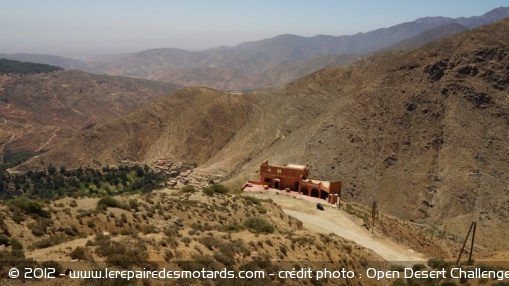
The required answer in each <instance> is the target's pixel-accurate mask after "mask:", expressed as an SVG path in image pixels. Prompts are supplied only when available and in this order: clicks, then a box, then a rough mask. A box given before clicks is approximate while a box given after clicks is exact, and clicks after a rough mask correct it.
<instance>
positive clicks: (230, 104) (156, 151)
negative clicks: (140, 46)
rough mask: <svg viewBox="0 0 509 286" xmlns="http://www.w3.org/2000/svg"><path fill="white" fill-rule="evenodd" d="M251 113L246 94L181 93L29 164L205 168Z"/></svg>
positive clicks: (89, 132) (191, 90)
mask: <svg viewBox="0 0 509 286" xmlns="http://www.w3.org/2000/svg"><path fill="white" fill-rule="evenodd" d="M251 109H252V106H251V105H250V104H249V101H247V100H246V98H245V97H244V96H242V95H232V94H230V93H225V92H218V91H214V90H211V89H207V88H187V89H182V90H179V91H177V92H176V93H174V94H173V95H171V96H165V97H163V98H160V99H158V100H156V101H154V102H152V103H150V104H148V105H146V106H144V107H143V108H141V109H139V110H137V111H135V112H133V113H130V114H129V115H128V116H125V117H122V118H120V119H117V120H113V121H110V122H108V123H105V124H102V125H98V126H95V127H93V128H90V129H89V130H87V131H85V132H82V133H80V134H78V135H76V136H75V137H73V138H71V139H70V140H68V141H65V142H63V143H62V144H60V145H59V147H58V148H56V149H53V150H50V151H49V152H48V153H46V154H44V155H43V156H42V157H40V156H39V157H38V158H37V159H33V160H32V161H30V163H31V164H34V165H35V166H41V164H45V163H44V162H49V161H51V162H54V164H55V165H56V166H60V165H62V166H68V167H79V166H85V165H89V166H93V165H97V164H99V165H102V166H105V165H107V164H113V165H116V164H118V163H119V162H120V161H121V160H129V161H134V162H148V163H150V162H153V161H155V160H156V159H159V158H169V159H171V160H172V161H185V162H189V163H193V164H195V165H201V164H203V163H204V162H206V161H207V160H208V159H210V158H211V157H212V156H214V155H215V154H216V153H217V152H218V151H219V150H222V149H223V148H224V146H225V145H226V144H227V143H228V142H229V141H230V140H231V139H232V138H233V137H234V136H235V135H236V134H237V132H238V131H239V130H240V129H241V128H243V127H244V126H245V125H246V123H247V122H248V119H249V118H250V111H251ZM62 152H63V153H62ZM64 153H65V155H64ZM47 160H49V161H47ZM94 162H95V163H94Z"/></svg>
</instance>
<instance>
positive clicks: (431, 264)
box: [428, 257, 444, 269]
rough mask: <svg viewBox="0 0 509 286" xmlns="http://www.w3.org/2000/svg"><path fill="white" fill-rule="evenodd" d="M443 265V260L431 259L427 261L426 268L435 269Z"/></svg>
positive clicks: (438, 258)
mask: <svg viewBox="0 0 509 286" xmlns="http://www.w3.org/2000/svg"><path fill="white" fill-rule="evenodd" d="M443 263H444V260H443V259H442V258H440V257H432V258H430V259H428V266H429V267H431V268H433V269H437V268H438V267H439V266H440V265H442V264H443Z"/></svg>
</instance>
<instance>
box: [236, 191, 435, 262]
mask: <svg viewBox="0 0 509 286" xmlns="http://www.w3.org/2000/svg"><path fill="white" fill-rule="evenodd" d="M246 195H249V196H253V197H258V198H265V199H266V198H271V199H272V200H273V201H274V202H276V203H277V204H279V205H280V206H281V207H282V208H283V211H284V212H285V213H286V214H288V215H291V216H293V217H295V218H297V219H299V220H300V221H302V223H303V225H304V227H305V228H307V229H309V230H311V231H314V232H319V233H326V234H328V233H331V232H332V233H335V234H337V235H339V236H341V237H344V238H346V239H349V240H352V241H354V242H355V243H357V244H359V245H362V246H364V247H366V248H369V249H371V250H373V251H374V252H376V253H377V254H378V255H380V256H381V257H383V258H384V259H385V260H387V261H390V262H393V263H395V264H401V265H404V266H412V265H414V264H416V263H424V264H425V262H426V261H427V258H426V257H425V256H424V255H423V254H421V253H418V252H415V251H413V250H412V249H409V248H408V247H405V246H402V245H399V244H396V243H394V242H393V241H390V240H389V239H387V238H385V237H380V235H377V234H375V235H373V234H371V232H370V231H368V230H367V229H366V228H364V227H362V226H361V225H360V223H359V222H357V221H355V219H354V218H353V217H352V216H351V215H349V214H348V213H346V212H344V211H342V210H339V209H337V208H332V207H329V206H325V211H319V210H317V209H316V202H313V201H307V200H303V199H300V198H294V197H291V196H287V195H284V194H279V195H276V194H275V193H272V192H262V193H260V192H249V193H246Z"/></svg>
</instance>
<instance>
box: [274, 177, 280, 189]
mask: <svg viewBox="0 0 509 286" xmlns="http://www.w3.org/2000/svg"><path fill="white" fill-rule="evenodd" d="M280 186H281V181H280V180H279V179H275V180H274V189H277V190H279V189H280Z"/></svg>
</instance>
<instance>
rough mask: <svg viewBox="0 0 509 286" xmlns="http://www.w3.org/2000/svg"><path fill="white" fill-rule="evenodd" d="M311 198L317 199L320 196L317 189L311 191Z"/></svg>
mask: <svg viewBox="0 0 509 286" xmlns="http://www.w3.org/2000/svg"><path fill="white" fill-rule="evenodd" d="M311 196H312V197H314V198H318V197H319V196H320V192H319V191H318V190H317V189H312V190H311Z"/></svg>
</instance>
